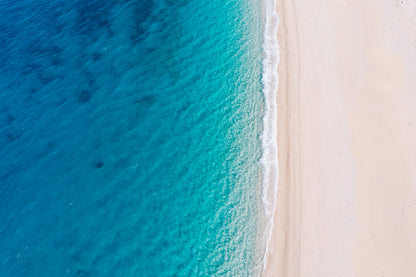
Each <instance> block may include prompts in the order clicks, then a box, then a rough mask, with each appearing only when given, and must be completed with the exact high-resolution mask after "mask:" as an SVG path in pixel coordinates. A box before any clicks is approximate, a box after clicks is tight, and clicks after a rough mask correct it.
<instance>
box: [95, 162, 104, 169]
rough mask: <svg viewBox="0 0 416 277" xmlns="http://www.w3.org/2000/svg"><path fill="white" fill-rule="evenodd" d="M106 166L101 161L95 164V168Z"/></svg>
mask: <svg viewBox="0 0 416 277" xmlns="http://www.w3.org/2000/svg"><path fill="white" fill-rule="evenodd" d="M103 166H104V162H102V161H99V162H97V163H96V164H95V168H102V167H103Z"/></svg>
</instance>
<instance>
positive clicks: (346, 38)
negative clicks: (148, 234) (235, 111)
mask: <svg viewBox="0 0 416 277" xmlns="http://www.w3.org/2000/svg"><path fill="white" fill-rule="evenodd" d="M277 9H278V12H279V15H280V19H281V23H280V31H279V34H278V35H279V42H280V48H281V49H280V52H281V60H280V65H279V78H280V87H279V91H278V92H277V98H278V110H279V118H278V147H279V170H280V179H279V193H278V203H277V212H276V214H275V226H274V229H273V234H272V241H271V245H270V246H269V249H270V254H269V255H268V257H267V259H268V261H267V268H266V270H265V272H264V273H263V275H264V276H282V277H295V276H296V277H298V276H308V277H315V276H316V277H326V276H328V277H342V276H360V277H361V276H363V277H364V276H365V277H378V276H380V277H381V276H383V277H399V276H400V277H407V276H408V277H415V276H416V1H413V0H408V1H400V0H316V1H302V0H280V1H279V2H278V7H277Z"/></svg>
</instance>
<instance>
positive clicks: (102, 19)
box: [0, 0, 267, 277]
mask: <svg viewBox="0 0 416 277" xmlns="http://www.w3.org/2000/svg"><path fill="white" fill-rule="evenodd" d="M263 18H264V15H263V7H262V5H261V3H260V1H255V0H210V1H205V0H89V1H86V0H71V1H69V0H13V1H11V0H7V1H6V0H0V276H2V277H12V276H13V277H18V276H256V275H258V274H259V273H260V272H261V269H262V260H263V256H264V251H265V247H264V246H263V245H264V243H263V242H264V241H265V240H266V237H267V235H265V234H264V233H265V231H264V228H265V225H266V224H265V211H264V203H263V200H262V195H263V194H264V191H263V187H262V183H263V173H264V168H263V166H262V162H261V158H262V148H264V142H263V145H262V137H263V135H262V134H263V129H264V128H263V125H264V124H263V116H264V114H265V111H266V110H267V108H266V107H265V97H264V91H263V87H264V77H263V76H262V70H263V67H264V64H263V59H264V53H263V43H264V24H263V21H264V20H263ZM262 80H263V81H262Z"/></svg>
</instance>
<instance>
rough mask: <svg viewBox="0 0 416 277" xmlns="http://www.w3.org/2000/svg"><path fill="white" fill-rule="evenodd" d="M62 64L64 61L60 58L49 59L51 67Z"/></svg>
mask: <svg viewBox="0 0 416 277" xmlns="http://www.w3.org/2000/svg"><path fill="white" fill-rule="evenodd" d="M62 64H64V59H62V58H61V57H60V56H54V57H52V58H51V65H62Z"/></svg>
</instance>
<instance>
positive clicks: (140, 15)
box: [130, 0, 154, 44]
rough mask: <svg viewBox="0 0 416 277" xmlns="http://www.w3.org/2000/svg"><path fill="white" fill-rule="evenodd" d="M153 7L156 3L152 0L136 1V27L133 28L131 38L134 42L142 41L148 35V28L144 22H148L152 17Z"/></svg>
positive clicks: (134, 8) (134, 11) (134, 9)
mask: <svg viewBox="0 0 416 277" xmlns="http://www.w3.org/2000/svg"><path fill="white" fill-rule="evenodd" d="M153 8H154V4H153V1H152V0H149V1H137V2H135V4H134V7H133V15H134V16H133V19H134V21H135V22H134V26H135V29H134V30H133V34H132V35H131V36H130V39H131V41H132V42H133V43H134V44H136V43H140V42H142V41H143V39H144V38H145V37H146V34H147V32H148V28H147V26H146V24H144V23H146V21H148V20H149V18H150V17H151V15H152V12H153Z"/></svg>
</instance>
